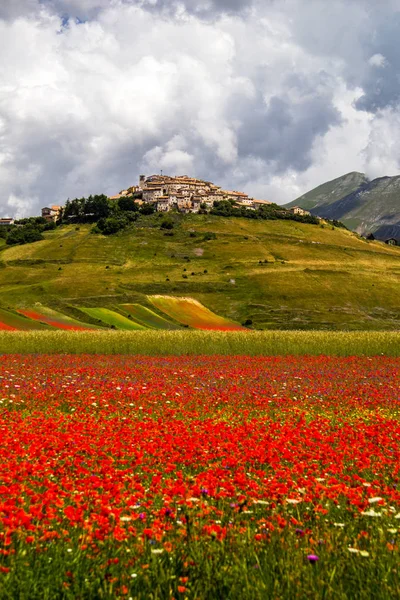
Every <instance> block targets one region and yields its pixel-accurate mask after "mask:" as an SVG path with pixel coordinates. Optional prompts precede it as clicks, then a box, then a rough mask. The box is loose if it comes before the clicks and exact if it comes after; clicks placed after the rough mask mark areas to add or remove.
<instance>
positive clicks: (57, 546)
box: [0, 333, 400, 600]
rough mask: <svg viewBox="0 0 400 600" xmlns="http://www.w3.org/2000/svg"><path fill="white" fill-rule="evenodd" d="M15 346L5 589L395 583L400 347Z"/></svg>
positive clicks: (0, 549) (5, 372)
mask: <svg viewBox="0 0 400 600" xmlns="http://www.w3.org/2000/svg"><path fill="white" fill-rule="evenodd" d="M3 335H5V334H3ZM8 335H9V336H11V335H13V334H8ZM18 335H20V334H18ZM28 335H30V334H28ZM59 335H65V334H64V333H60V334H59ZM66 335H68V336H69V335H72V334H69V333H68V334H66ZM78 335H81V336H82V337H84V336H85V335H86V333H81V334H78ZM88 335H92V334H91V333H89V334H88ZM107 335H109V334H107ZM117 335H119V334H117ZM135 335H136V334H135ZM0 361H1V373H2V377H1V379H0V429H1V444H0V453H1V455H0V458H1V460H0V540H1V543H0V598H20V599H27V600H28V599H29V600H35V599H52V598H71V599H72V598H104V599H114V598H133V599H142V598H143V599H147V598H152V599H154V600H155V599H164V598H165V599H167V598H168V599H172V598H175V599H184V598H187V599H196V598H199V599H202V600H203V599H204V600H208V599H210V600H214V599H215V598H230V599H232V600H235V599H238V600H239V599H243V598H246V599H247V598H250V599H253V598H254V599H260V600H261V599H265V598H274V599H275V598H276V599H278V598H280V599H282V598H284V599H286V598H287V599H297V598H299V599H300V598H301V599H303V598H304V599H305V598H338V599H343V600H344V599H347V598H357V599H358V598H360V599H365V600H367V599H368V600H369V599H370V598H377V599H381V598H382V599H383V598H385V599H386V598H387V599H389V598H395V597H398V590H399V589H400V587H399V586H400V578H399V562H398V539H399V527H400V491H399V489H398V484H399V471H400V423H399V416H400V411H399V402H398V371H399V367H400V363H399V360H398V359H396V358H388V357H382V356H381V357H374V358H368V357H364V358H362V357H359V358H355V357H350V358H338V357H330V358H328V357H322V356H321V357H305V356H302V357H275V358H274V357H270V358H265V357H264V358H262V357H257V358H252V357H249V356H234V357H223V356H212V357H206V356H196V357H185V356H181V357H164V358H162V357H160V358H158V359H157V360H155V359H154V358H153V357H145V356H142V357H139V356H136V357H133V356H126V357H123V356H114V357H112V356H87V355H81V356H59V355H58V356H57V355H56V356H46V355H42V356H41V357H40V360H38V356H37V355H23V356H21V355H7V356H1V357H0Z"/></svg>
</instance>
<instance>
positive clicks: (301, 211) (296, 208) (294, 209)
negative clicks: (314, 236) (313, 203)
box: [289, 206, 311, 217]
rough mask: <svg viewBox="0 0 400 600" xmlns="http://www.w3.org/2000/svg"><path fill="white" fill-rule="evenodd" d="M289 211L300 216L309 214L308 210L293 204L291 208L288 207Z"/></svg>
mask: <svg viewBox="0 0 400 600" xmlns="http://www.w3.org/2000/svg"><path fill="white" fill-rule="evenodd" d="M289 211H290V212H291V213H293V214H294V215H300V216H301V217H305V216H306V215H309V214H311V213H310V212H309V211H308V210H304V208H301V206H293V207H292V208H289Z"/></svg>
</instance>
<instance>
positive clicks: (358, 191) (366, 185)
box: [286, 173, 400, 240]
mask: <svg viewBox="0 0 400 600" xmlns="http://www.w3.org/2000/svg"><path fill="white" fill-rule="evenodd" d="M296 205H298V206H301V207H303V208H306V209H307V210H309V211H310V212H311V213H313V214H315V215H318V216H320V217H324V218H327V219H337V220H339V221H342V222H343V223H344V224H345V225H346V226H347V227H349V228H350V229H353V230H354V231H357V232H358V233H360V234H363V235H364V234H366V233H370V232H372V233H374V235H375V237H376V238H377V239H381V240H385V239H388V238H390V237H394V238H397V239H399V240H400V176H396V177H379V178H378V179H374V180H373V181H368V179H367V178H366V177H365V175H363V174H362V173H348V174H347V175H344V176H343V177H339V178H338V179H334V180H333V181H329V182H328V183H325V184H323V185H321V186H319V187H317V188H315V189H314V190H311V191H310V192H308V193H307V194H304V195H303V196H301V197H300V198H298V199H297V200H295V201H293V202H291V203H290V204H288V205H286V207H289V208H290V207H291V206H296Z"/></svg>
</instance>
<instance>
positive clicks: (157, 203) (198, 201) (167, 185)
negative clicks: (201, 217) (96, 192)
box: [110, 175, 308, 214]
mask: <svg viewBox="0 0 400 600" xmlns="http://www.w3.org/2000/svg"><path fill="white" fill-rule="evenodd" d="M132 194H133V195H134V196H136V199H135V200H134V201H135V202H136V203H138V204H140V205H142V204H144V203H147V204H152V205H154V207H155V209H156V211H157V212H168V211H170V210H172V209H177V210H178V211H179V212H182V213H198V212H199V210H200V209H210V208H213V206H214V203H215V202H220V201H221V200H231V201H234V202H235V205H236V206H237V207H239V208H246V209H249V210H257V209H258V208H260V207H261V206H263V205H264V206H265V205H268V204H272V202H269V201H268V200H255V199H254V198H250V197H249V196H248V194H245V193H244V192H237V191H228V190H223V189H222V188H221V187H219V186H217V185H215V184H214V183H211V182H210V181H203V180H202V179H196V178H194V177H188V176H187V175H180V176H178V177H170V176H168V175H151V176H149V177H146V176H145V175H140V178H139V185H138V186H133V187H130V188H128V189H126V190H122V191H121V192H120V193H119V194H117V195H115V196H111V198H110V199H111V200H118V199H119V198H122V197H124V196H130V195H132ZM294 209H296V210H293V212H294V213H295V214H300V212H298V211H301V214H308V213H307V212H306V211H303V209H301V208H299V207H294Z"/></svg>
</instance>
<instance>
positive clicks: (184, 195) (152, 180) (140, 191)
mask: <svg viewBox="0 0 400 600" xmlns="http://www.w3.org/2000/svg"><path fill="white" fill-rule="evenodd" d="M133 194H135V196H134V199H132V202H135V203H137V204H138V205H140V206H141V205H143V204H151V205H153V206H154V207H155V209H156V211H158V212H168V211H170V210H172V209H177V210H178V211H179V212H182V213H198V212H199V211H200V209H203V208H204V209H210V208H212V207H213V206H214V203H215V202H218V201H221V200H234V201H235V204H236V206H238V207H241V208H246V209H248V210H257V209H259V208H260V207H261V206H265V205H268V204H271V202H269V201H268V200H256V199H254V198H251V197H250V196H249V195H248V194H245V193H244V192H238V191H235V190H234V191H229V190H224V189H222V188H221V187H219V186H217V185H215V184H214V183H211V182H210V181H204V180H202V179H196V178H195V177H188V176H187V175H180V176H177V177H170V176H168V175H163V174H162V172H161V174H160V175H151V176H149V177H146V176H145V175H140V177H139V185H137V186H132V187H130V188H128V189H126V190H122V191H121V192H120V193H119V194H116V195H115V196H110V200H118V199H120V198H123V197H125V196H132V195H133ZM289 210H290V212H292V213H293V214H295V215H300V216H304V215H309V214H310V213H309V212H308V211H307V210H304V209H303V208H301V207H300V206H293V207H292V208H290V209H289ZM61 211H62V207H61V206H59V205H54V204H53V205H51V206H45V207H44V208H42V214H41V216H42V217H43V218H44V219H46V221H48V222H56V221H57V220H58V218H59V216H60V214H61ZM13 224H14V219H12V218H0V226H1V225H6V226H7V225H13ZM367 239H369V240H373V239H375V237H374V235H373V234H372V233H371V234H369V235H368V236H367ZM384 241H385V243H386V244H389V245H393V246H397V245H400V241H399V240H397V239H395V238H389V239H387V240H384Z"/></svg>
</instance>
